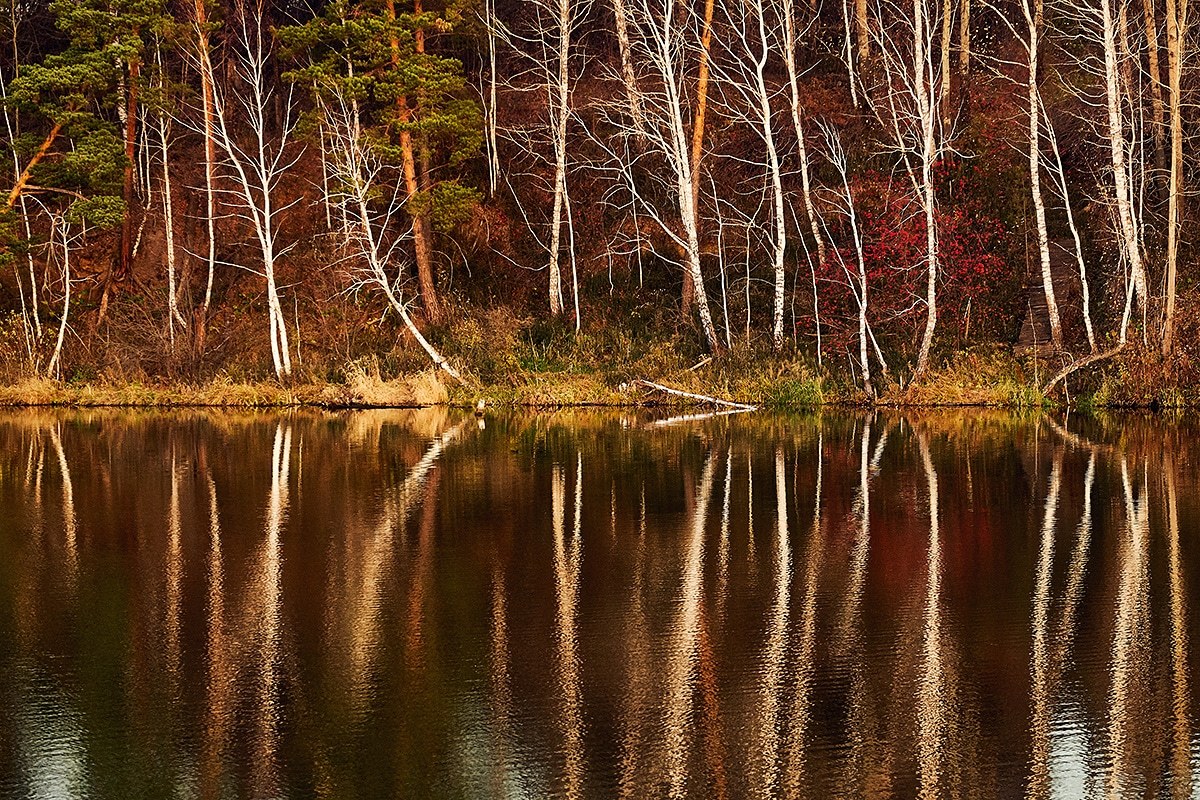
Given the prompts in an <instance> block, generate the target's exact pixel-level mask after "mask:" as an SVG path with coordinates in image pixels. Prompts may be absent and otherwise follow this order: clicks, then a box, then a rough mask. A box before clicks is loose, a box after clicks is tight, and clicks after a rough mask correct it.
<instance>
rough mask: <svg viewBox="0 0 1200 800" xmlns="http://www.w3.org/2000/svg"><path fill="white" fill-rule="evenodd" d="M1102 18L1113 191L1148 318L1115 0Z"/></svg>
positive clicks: (1134, 290)
mask: <svg viewBox="0 0 1200 800" xmlns="http://www.w3.org/2000/svg"><path fill="white" fill-rule="evenodd" d="M1100 15H1101V22H1102V24H1103V32H1104V78H1105V80H1104V83H1105V97H1106V100H1107V106H1108V144H1109V149H1110V151H1111V155H1112V176H1113V188H1114V190H1115V194H1116V200H1117V218H1118V223H1119V226H1120V233H1121V238H1122V243H1123V247H1124V251H1125V258H1126V260H1127V263H1128V266H1129V272H1130V279H1131V282H1132V286H1131V287H1130V288H1131V295H1130V297H1131V299H1132V301H1133V303H1134V304H1135V305H1137V306H1139V307H1140V309H1141V311H1142V314H1143V317H1144V316H1145V311H1146V303H1147V300H1148V299H1149V298H1148V297H1147V295H1146V291H1147V287H1146V272H1145V268H1144V266H1143V264H1142V251H1141V243H1140V241H1139V236H1138V231H1137V227H1136V225H1135V223H1134V219H1133V202H1132V198H1131V195H1130V187H1129V173H1128V171H1127V170H1128V167H1127V164H1126V161H1127V154H1126V143H1125V123H1124V119H1123V112H1122V104H1123V102H1124V98H1123V94H1124V92H1123V90H1122V88H1121V79H1120V75H1119V72H1118V69H1119V65H1118V63H1117V33H1116V25H1115V20H1114V17H1113V13H1112V0H1100ZM1128 316H1129V315H1128V313H1127V314H1125V318H1124V319H1123V320H1122V323H1121V331H1120V341H1121V343H1124V342H1125V341H1126V340H1127V337H1128Z"/></svg>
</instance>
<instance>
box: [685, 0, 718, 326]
mask: <svg viewBox="0 0 1200 800" xmlns="http://www.w3.org/2000/svg"><path fill="white" fill-rule="evenodd" d="M714 5H715V4H714V2H713V0H704V28H703V29H702V30H701V33H700V66H699V68H698V71H697V75H696V118H695V120H694V121H693V123H692V154H691V177H692V185H691V192H692V209H693V211H694V212H696V213H698V211H697V209H698V208H699V206H700V174H701V173H700V160H701V158H702V157H703V155H704V117H705V114H706V112H707V111H708V72H709V67H708V59H709V56H710V54H711V51H712V21H713V10H714ZM696 222H697V220H696V219H695V218H694V219H693V220H692V224H693V227H696V228H697V230H696V236H697V237H698V236H699V229H698V226H696ZM696 249H697V253H699V244H697V248H696ZM697 257H698V256H697ZM696 289H697V287H696V282H695V276H693V275H691V274H690V273H687V272H685V273H684V276H683V292H682V297H681V298H680V307H681V310H682V311H683V315H684V317H685V318H686V317H689V316H690V315H691V313H692V305H693V304H694V303H695V301H696V293H697V292H696Z"/></svg>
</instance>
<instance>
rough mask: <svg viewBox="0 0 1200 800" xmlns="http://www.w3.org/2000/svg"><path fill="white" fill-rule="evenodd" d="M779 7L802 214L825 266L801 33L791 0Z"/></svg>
mask: <svg viewBox="0 0 1200 800" xmlns="http://www.w3.org/2000/svg"><path fill="white" fill-rule="evenodd" d="M777 2H779V4H780V8H779V15H780V16H781V17H783V63H784V67H785V68H786V69H787V76H788V90H789V99H790V100H791V112H792V127H793V128H794V129H795V131H796V148H797V155H798V159H799V161H800V191H801V194H802V196H803V198H804V211H805V214H806V215H807V216H808V226H809V230H810V231H811V232H812V236H813V241H814V242H815V243H816V248H817V265H818V266H819V267H824V266H825V260H826V257H827V254H826V250H825V239H824V237H823V236H821V229H820V226H819V225H818V224H817V214H816V210H815V209H814V208H813V200H812V179H811V176H810V174H809V173H810V171H809V163H808V161H809V160H808V145H807V143H806V142H805V136H804V109H803V103H802V101H801V97H800V82H799V69H798V68H797V65H796V40H797V38H798V37H799V35H800V31H799V28H798V25H797V20H796V10H795V2H794V0H777Z"/></svg>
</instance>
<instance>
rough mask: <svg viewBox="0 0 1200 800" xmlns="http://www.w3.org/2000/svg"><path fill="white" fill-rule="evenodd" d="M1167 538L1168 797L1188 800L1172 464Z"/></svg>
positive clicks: (1182, 593) (1186, 696)
mask: <svg viewBox="0 0 1200 800" xmlns="http://www.w3.org/2000/svg"><path fill="white" fill-rule="evenodd" d="M1166 473H1167V537H1168V540H1169V543H1170V544H1169V558H1170V562H1169V563H1170V568H1171V572H1170V575H1171V577H1170V587H1171V722H1172V725H1171V733H1172V737H1171V738H1172V741H1171V796H1172V797H1175V798H1184V797H1190V796H1191V792H1192V762H1191V755H1192V754H1191V742H1192V723H1191V713H1190V712H1191V705H1192V698H1191V692H1190V691H1189V689H1188V619H1187V594H1186V592H1187V587H1186V586H1185V585H1184V581H1183V564H1182V563H1181V560H1180V555H1179V497H1178V494H1177V492H1176V488H1175V462H1174V459H1171V460H1170V461H1169V462H1168V463H1167V465H1166Z"/></svg>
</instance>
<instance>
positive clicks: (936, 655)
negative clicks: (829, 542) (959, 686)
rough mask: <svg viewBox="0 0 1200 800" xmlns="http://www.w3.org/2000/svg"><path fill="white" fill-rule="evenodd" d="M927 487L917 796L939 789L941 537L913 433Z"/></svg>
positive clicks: (929, 472)
mask: <svg viewBox="0 0 1200 800" xmlns="http://www.w3.org/2000/svg"><path fill="white" fill-rule="evenodd" d="M917 444H918V446H919V447H920V450H921V463H922V465H923V466H924V468H925V480H926V483H927V485H928V487H929V555H928V565H929V566H928V575H927V577H926V581H925V614H924V616H925V623H924V634H923V637H922V652H923V655H922V659H921V677H920V681H919V684H918V687H917V758H918V766H919V770H920V797H921V798H932V797H938V796H939V795H940V793H941V789H942V766H943V764H942V756H943V741H944V739H945V700H946V698H945V697H944V696H943V693H944V691H945V670H944V667H943V664H942V617H941V614H942V612H941V602H942V541H941V532H940V530H939V527H938V476H937V471H936V470H935V469H934V467H933V459H932V458H931V457H930V454H929V444H928V443H927V442H926V441H925V435H924V434H923V433H918V434H917Z"/></svg>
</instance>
